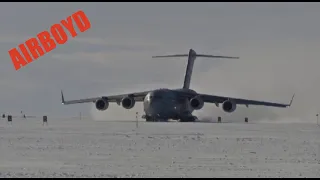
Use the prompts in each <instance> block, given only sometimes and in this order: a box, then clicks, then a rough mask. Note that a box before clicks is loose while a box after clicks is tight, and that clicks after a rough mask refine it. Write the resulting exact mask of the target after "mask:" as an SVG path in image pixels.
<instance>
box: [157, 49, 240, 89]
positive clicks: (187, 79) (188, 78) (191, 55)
mask: <svg viewBox="0 0 320 180" xmlns="http://www.w3.org/2000/svg"><path fill="white" fill-rule="evenodd" d="M167 57H188V64H187V68H186V73H185V76H184V82H183V89H189V88H190V82H191V76H192V71H193V65H194V61H195V59H196V58H197V57H206V58H225V59H239V57H230V56H213V55H205V54H197V53H196V52H195V51H194V50H193V49H190V50H189V54H175V55H164V56H152V58H167Z"/></svg>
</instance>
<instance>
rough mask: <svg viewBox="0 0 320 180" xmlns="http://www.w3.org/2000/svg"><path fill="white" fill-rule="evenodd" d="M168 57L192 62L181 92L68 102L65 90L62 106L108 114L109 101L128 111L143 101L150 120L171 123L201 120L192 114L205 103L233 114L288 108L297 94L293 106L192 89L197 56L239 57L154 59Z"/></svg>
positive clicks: (172, 90) (136, 93)
mask: <svg viewBox="0 0 320 180" xmlns="http://www.w3.org/2000/svg"><path fill="white" fill-rule="evenodd" d="M164 57H188V63H187V68H186V73H185V78H184V83H183V87H182V88H179V89H167V88H164V89H155V90H150V91H144V92H132V93H128V94H118V95H112V96H101V97H95V98H87V99H79V100H70V101H65V100H64V96H63V92H62V90H61V99H62V104H65V105H67V104H76V103H95V106H96V108H97V109H98V110H100V111H104V110H106V109H108V107H109V102H116V103H117V104H118V105H119V106H120V105H121V106H122V107H123V108H125V109H131V108H133V107H134V105H135V102H143V108H144V112H145V114H144V115H143V116H142V117H143V118H145V119H146V121H168V120H169V119H173V120H179V121H180V122H193V121H195V120H197V117H196V116H193V115H192V112H193V111H194V110H200V109H201V108H203V106H204V103H215V105H216V106H217V107H219V104H221V105H222V109H223V110H224V111H225V112H228V113H231V112H233V111H235V110H236V107H237V105H246V106H247V107H248V106H249V105H262V106H272V107H282V108H284V107H288V106H291V103H292V101H293V97H294V94H293V96H292V99H291V101H290V103H289V104H279V103H273V102H264V101H256V100H248V99H239V98H233V97H223V96H216V95H208V94H200V93H197V92H196V91H194V90H192V89H190V88H189V86H190V80H191V76H192V71H193V64H194V61H195V59H196V57H207V58H229V59H238V57H228V56H213V55H203V54H197V53H196V52H195V51H194V50H192V49H190V50H189V54H177V55H165V56H153V58H164Z"/></svg>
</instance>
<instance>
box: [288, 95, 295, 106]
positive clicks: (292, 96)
mask: <svg viewBox="0 0 320 180" xmlns="http://www.w3.org/2000/svg"><path fill="white" fill-rule="evenodd" d="M294 95H295V93H293V96H292V98H291V101H290V104H289V105H288V106H289V107H290V106H291V104H292V101H293V98H294Z"/></svg>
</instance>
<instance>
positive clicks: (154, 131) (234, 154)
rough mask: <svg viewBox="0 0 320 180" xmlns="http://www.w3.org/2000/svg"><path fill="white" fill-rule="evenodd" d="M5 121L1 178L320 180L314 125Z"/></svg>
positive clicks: (0, 138)
mask: <svg viewBox="0 0 320 180" xmlns="http://www.w3.org/2000/svg"><path fill="white" fill-rule="evenodd" d="M48 123H49V125H48V126H42V121H41V120H33V119H27V120H24V119H21V120H20V119H19V120H18V119H17V120H15V119H14V120H13V124H12V125H9V124H7V122H6V120H5V119H1V121H0V177H320V128H319V127H318V126H317V125H316V124H302V123H295V124H289V123H285V124H277V123H273V124H258V123H256V124H254V123H249V124H245V123H221V124H218V123H174V122H170V123H163V122H162V123H146V122H139V127H138V129H136V123H135V122H134V121H133V122H121V121H119V122H103V121H101V122H99V121H93V120H84V119H83V120H76V119H75V120H62V119H59V120H55V119H50V117H48Z"/></svg>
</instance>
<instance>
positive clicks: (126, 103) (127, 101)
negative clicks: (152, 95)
mask: <svg viewBox="0 0 320 180" xmlns="http://www.w3.org/2000/svg"><path fill="white" fill-rule="evenodd" d="M135 102H136V101H135V100H134V99H133V98H132V97H124V98H123V99H122V100H121V105H122V107H124V108H126V109H131V108H133V107H134V105H135Z"/></svg>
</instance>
